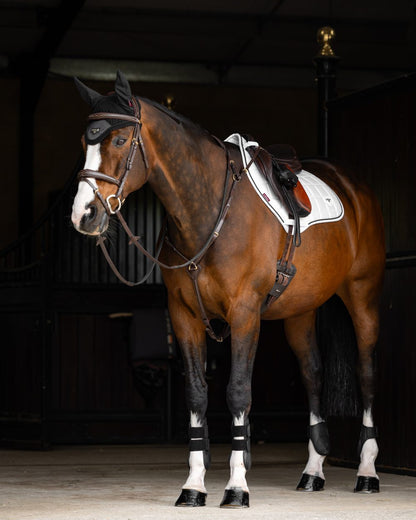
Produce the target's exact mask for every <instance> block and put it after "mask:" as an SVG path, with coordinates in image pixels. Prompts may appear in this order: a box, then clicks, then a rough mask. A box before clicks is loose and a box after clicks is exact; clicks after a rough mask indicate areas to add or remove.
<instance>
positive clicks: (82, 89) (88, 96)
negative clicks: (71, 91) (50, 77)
mask: <svg viewBox="0 0 416 520" xmlns="http://www.w3.org/2000/svg"><path fill="white" fill-rule="evenodd" d="M74 81H75V85H76V87H77V89H78V92H79V93H80V94H81V97H82V99H83V100H84V101H85V102H86V103H88V104H89V105H90V107H94V105H95V104H96V103H97V101H99V100H100V99H101V98H102V97H104V96H102V95H101V94H99V93H98V92H96V91H95V90H93V89H92V88H89V87H87V85H84V83H82V81H80V80H79V79H78V78H76V77H74Z"/></svg>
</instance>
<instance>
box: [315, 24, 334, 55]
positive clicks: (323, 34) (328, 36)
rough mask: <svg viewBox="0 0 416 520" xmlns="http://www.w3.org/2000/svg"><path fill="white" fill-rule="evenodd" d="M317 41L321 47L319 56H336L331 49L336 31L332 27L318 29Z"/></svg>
mask: <svg viewBox="0 0 416 520" xmlns="http://www.w3.org/2000/svg"><path fill="white" fill-rule="evenodd" d="M316 39H317V41H318V43H319V45H321V48H320V50H319V52H318V56H335V53H334V51H333V50H332V47H331V43H330V42H331V40H334V39H335V31H334V29H333V28H332V27H329V26H325V27H321V28H320V29H318V32H317V34H316Z"/></svg>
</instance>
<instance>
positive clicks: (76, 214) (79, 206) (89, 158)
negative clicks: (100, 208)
mask: <svg viewBox="0 0 416 520" xmlns="http://www.w3.org/2000/svg"><path fill="white" fill-rule="evenodd" d="M100 166H101V153H100V143H98V144H93V145H88V146H87V154H86V159H85V165H84V170H95V171H98V169H99V168H100ZM89 181H90V182H91V183H92V184H93V185H94V186H95V187H97V183H96V182H95V179H92V178H89ZM94 197H95V195H94V190H93V189H92V188H91V186H90V185H89V184H88V183H87V182H85V181H80V182H79V184H78V191H77V194H76V195H75V199H74V203H73V205H72V215H71V220H72V223H73V224H74V227H75V229H77V230H78V231H80V229H79V225H80V222H81V219H82V217H83V216H84V215H85V214H86V213H89V212H90V210H89V209H88V210H87V209H86V208H87V206H88V204H90V203H91V202H92V201H93V200H94Z"/></svg>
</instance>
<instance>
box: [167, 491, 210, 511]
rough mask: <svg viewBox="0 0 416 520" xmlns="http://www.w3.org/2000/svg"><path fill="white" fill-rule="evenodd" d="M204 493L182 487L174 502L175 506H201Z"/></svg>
mask: <svg viewBox="0 0 416 520" xmlns="http://www.w3.org/2000/svg"><path fill="white" fill-rule="evenodd" d="M206 498H207V494H206V493H201V491H197V490H196V489H182V493H181V494H180V495H179V498H178V500H177V501H176V502H175V506H177V507H201V506H204V505H205V500H206Z"/></svg>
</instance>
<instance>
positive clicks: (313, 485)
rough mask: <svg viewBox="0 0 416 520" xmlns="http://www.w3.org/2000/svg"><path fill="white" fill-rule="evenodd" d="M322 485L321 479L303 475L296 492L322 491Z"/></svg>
mask: <svg viewBox="0 0 416 520" xmlns="http://www.w3.org/2000/svg"><path fill="white" fill-rule="evenodd" d="M324 484H325V480H324V479H323V478H321V477H317V476H316V475H308V474H307V473H303V474H302V478H301V479H300V482H299V484H298V485H297V487H296V491H322V490H323V489H324Z"/></svg>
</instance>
